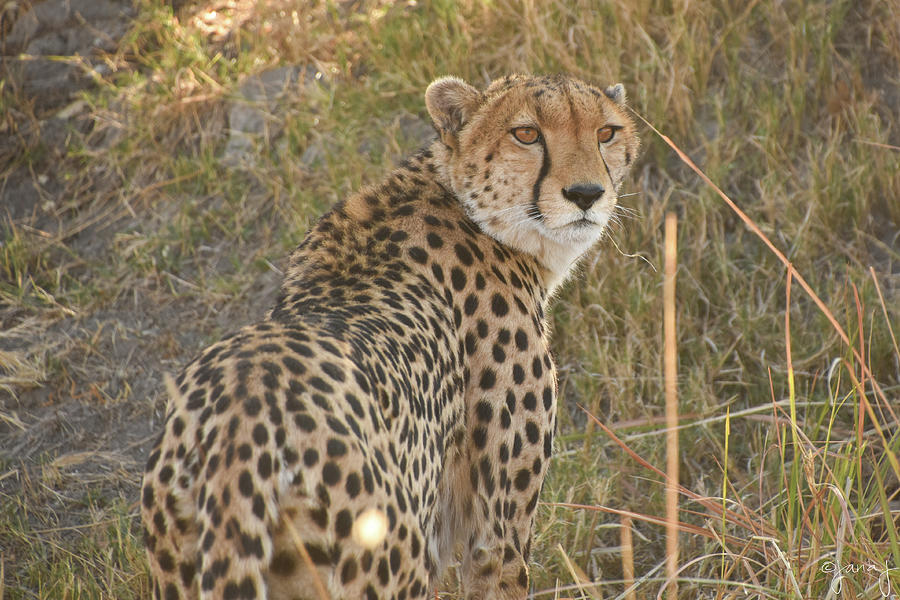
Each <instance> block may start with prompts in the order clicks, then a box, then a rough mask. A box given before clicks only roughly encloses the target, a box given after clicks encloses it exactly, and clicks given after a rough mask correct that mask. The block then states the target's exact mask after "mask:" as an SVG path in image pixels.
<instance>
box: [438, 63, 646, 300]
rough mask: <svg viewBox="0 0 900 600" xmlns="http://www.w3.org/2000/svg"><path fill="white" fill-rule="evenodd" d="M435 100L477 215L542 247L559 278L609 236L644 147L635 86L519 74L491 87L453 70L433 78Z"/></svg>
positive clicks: (451, 170)
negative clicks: (632, 112) (633, 111)
mask: <svg viewBox="0 0 900 600" xmlns="http://www.w3.org/2000/svg"><path fill="white" fill-rule="evenodd" d="M425 103H426V106H427V108H428V112H429V113H430V115H431V118H432V120H433V121H434V125H435V128H436V129H437V131H438V135H439V136H440V142H441V144H440V145H441V146H442V147H443V150H444V153H443V163H444V164H443V167H444V168H445V169H446V176H447V178H448V179H449V181H450V185H451V187H452V188H453V192H454V193H455V194H456V195H457V197H458V198H459V199H460V201H461V202H462V203H463V205H464V207H465V209H466V211H467V213H468V215H469V217H470V218H471V219H472V220H473V221H475V222H476V223H478V225H479V226H480V227H481V228H482V229H483V230H484V231H485V232H486V233H488V234H490V235H491V236H493V237H494V238H495V239H497V240H498V241H500V242H501V243H503V244H506V245H508V246H510V247H513V248H516V249H517V250H520V251H523V252H527V253H529V254H532V255H533V256H535V257H536V258H537V259H538V260H539V261H540V262H541V263H542V264H543V265H544V267H545V268H546V269H547V270H548V271H549V278H550V281H548V286H549V287H555V285H556V284H557V283H559V281H561V280H562V279H563V278H564V277H565V276H566V274H567V273H568V272H569V270H570V269H571V267H572V266H573V265H574V263H575V262H576V261H577V260H578V258H579V257H581V256H582V255H583V254H584V253H585V252H586V251H587V250H588V249H589V248H590V247H591V246H592V245H593V244H594V243H595V242H596V241H597V240H598V239H600V237H601V236H602V234H603V230H604V228H605V227H606V224H607V222H608V221H609V219H610V217H611V216H612V213H613V210H614V208H615V205H616V200H617V190H618V189H619V186H620V185H621V184H622V180H623V178H624V177H625V175H626V174H627V172H628V170H629V168H630V166H631V164H632V163H633V161H634V159H635V158H636V156H637V153H638V149H639V145H640V142H639V141H638V138H637V135H636V131H635V126H634V123H633V121H632V120H631V119H630V117H629V116H628V114H627V112H626V110H625V89H624V88H623V87H622V85H621V84H616V85H614V86H610V87H608V88H606V89H605V90H600V89H598V88H595V87H594V86H591V85H589V84H587V83H584V82H582V81H579V80H576V79H573V78H569V77H564V76H550V77H526V76H511V77H506V78H504V79H500V80H497V81H494V82H493V83H492V84H491V85H490V86H488V88H487V89H486V90H484V91H483V92H481V91H479V90H477V89H475V88H474V87H472V86H471V85H469V84H467V83H466V82H464V81H462V80H461V79H457V78H455V77H444V78H441V79H438V80H436V81H434V82H433V83H432V84H431V85H430V86H429V87H428V89H427V91H426V92H425Z"/></svg>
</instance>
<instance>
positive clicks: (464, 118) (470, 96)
mask: <svg viewBox="0 0 900 600" xmlns="http://www.w3.org/2000/svg"><path fill="white" fill-rule="evenodd" d="M482 100H483V96H482V94H481V92H479V91H478V90H476V89H475V88H474V87H472V86H471V85H469V84H468V83H466V82H465V81H463V80H462V79H460V78H458V77H441V78H440V79H436V80H434V81H433V82H432V83H431V85H429V86H428V89H427V90H425V106H426V107H427V108H428V114H429V115H431V120H432V121H433V122H434V128H435V129H436V130H437V132H438V135H439V136H441V140H442V141H443V142H444V143H445V144H447V145H448V146H450V147H451V148H452V149H453V150H456V146H457V136H458V134H459V132H460V130H461V129H462V128H463V126H464V125H465V124H466V123H467V122H468V120H469V118H470V117H471V116H472V115H473V114H474V113H475V111H476V110H478V107H479V106H480V105H481V102H482Z"/></svg>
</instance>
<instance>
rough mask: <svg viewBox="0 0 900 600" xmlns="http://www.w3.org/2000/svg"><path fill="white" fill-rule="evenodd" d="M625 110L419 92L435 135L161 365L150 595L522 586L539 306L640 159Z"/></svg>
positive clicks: (551, 387) (462, 92) (533, 483)
mask: <svg viewBox="0 0 900 600" xmlns="http://www.w3.org/2000/svg"><path fill="white" fill-rule="evenodd" d="M624 102H625V93H624V90H623V88H622V86H621V85H615V86H612V87H609V88H607V89H605V90H601V89H597V88H595V87H593V86H591V85H588V84H586V83H583V82H581V81H578V80H576V79H572V78H568V77H562V76H553V77H525V76H512V77H506V78H504V79H500V80H497V81H494V82H493V83H492V84H491V85H490V86H489V87H488V88H487V89H486V90H484V91H479V90H477V89H475V88H474V87H472V86H470V85H468V84H467V83H465V82H463V81H462V80H460V79H456V78H451V77H447V78H442V79H438V80H437V81H435V82H434V83H432V84H431V85H430V86H429V87H428V90H427V91H426V92H425V103H426V105H427V108H428V112H429V113H430V115H431V118H432V120H433V122H434V125H435V129H436V130H437V133H438V136H437V139H436V140H435V141H434V142H433V143H432V144H431V145H430V146H429V147H427V148H426V149H424V150H422V151H420V152H419V153H418V154H416V155H414V156H412V157H411V158H410V159H408V160H407V161H406V162H404V163H403V164H402V165H401V166H400V167H399V168H398V169H397V170H395V171H394V172H393V173H391V174H390V175H389V176H388V177H387V178H386V179H385V180H384V181H383V182H381V183H380V184H378V185H376V186H373V187H369V188H366V189H364V190H362V191H361V192H359V193H357V194H355V195H353V196H351V197H350V198H349V199H347V200H345V201H342V202H339V203H338V204H337V205H336V206H335V207H334V208H333V209H332V210H331V211H330V212H329V213H327V214H326V215H325V216H323V217H322V219H321V220H320V221H319V222H318V223H317V224H316V225H315V226H314V227H313V229H312V230H311V231H310V232H309V234H308V235H307V236H306V238H305V239H304V241H303V242H302V243H301V244H300V246H299V247H298V248H297V250H296V251H295V252H294V253H293V255H292V256H291V258H290V262H289V266H288V269H287V274H286V277H285V280H284V283H283V285H282V289H281V293H280V295H279V298H278V300H277V303H276V305H275V307H274V308H273V309H272V310H271V311H270V312H269V314H268V315H267V317H266V318H265V319H264V320H263V321H261V322H259V323H256V324H254V325H250V326H248V327H245V328H243V329H241V330H240V331H238V332H236V333H234V334H232V335H230V336H228V337H226V338H225V339H223V340H222V341H220V342H218V343H216V344H213V345H212V346H210V347H209V348H207V349H206V350H204V351H203V352H202V353H201V354H200V355H199V356H198V357H196V358H195V359H194V360H193V361H192V362H191V363H190V364H189V365H187V367H185V369H184V370H183V371H182V372H181V373H180V374H179V375H178V377H177V379H175V380H174V381H172V380H169V384H170V385H169V387H170V390H169V395H170V399H169V403H168V408H167V414H166V421H165V428H164V431H163V432H162V435H161V436H160V438H159V440H158V441H157V442H156V444H155V446H154V448H153V450H152V452H151V454H150V458H149V461H148V463H147V469H146V473H145V475H144V481H143V487H142V518H143V523H144V528H145V538H146V544H147V549H148V556H149V561H150V567H151V573H152V588H153V595H154V598H157V599H166V600H170V599H174V598H192V599H193V598H205V599H209V598H226V599H231V598H247V599H250V598H284V599H293V598H318V597H320V595H321V593H322V592H323V591H324V592H325V593H326V594H327V595H328V596H329V597H331V598H346V599H353V600H356V599H358V598H408V599H412V598H425V597H427V596H428V595H429V594H430V593H431V590H432V589H433V587H434V586H435V585H436V582H437V581H438V580H439V578H440V575H441V573H442V571H443V570H444V567H445V566H446V565H447V564H448V563H449V562H451V561H453V560H454V557H455V556H458V557H461V558H460V566H459V571H458V572H459V576H460V580H461V582H462V587H463V589H464V590H465V597H466V598H471V599H476V598H477V599H484V600H488V599H491V600H493V599H521V598H524V597H525V596H526V593H527V588H528V566H527V565H528V557H529V553H530V550H531V537H532V534H531V532H532V524H533V520H534V515H535V508H536V506H537V502H538V497H539V495H540V490H541V486H542V483H543V480H544V475H545V473H546V470H547V465H548V462H549V459H550V455H551V450H552V444H553V432H554V429H555V425H556V393H557V382H556V369H555V366H554V364H553V360H552V358H551V356H550V351H549V340H548V333H549V332H548V327H547V324H546V320H545V315H546V312H545V311H546V309H547V305H548V302H549V299H550V298H551V296H552V294H553V291H554V289H555V288H556V287H557V286H558V285H559V284H560V283H561V282H562V281H564V280H565V278H566V276H567V274H568V273H569V272H570V271H571V269H572V267H573V266H574V265H575V263H576V262H577V261H578V259H579V258H580V257H581V256H582V255H583V254H584V253H585V252H586V251H587V250H588V249H589V248H591V246H592V245H593V244H594V243H595V242H596V241H597V240H598V239H599V238H600V237H601V235H602V233H603V230H604V227H605V226H606V224H607V221H608V220H609V219H610V217H611V215H612V212H613V210H614V208H615V204H616V190H617V189H618V188H619V186H620V184H621V182H622V179H623V177H624V176H625V175H626V173H627V171H628V169H629V167H630V165H631V163H632V161H633V159H634V158H635V156H636V155H637V152H638V139H637V136H636V133H635V127H634V124H633V122H632V121H631V120H630V118H629V117H628V115H627V113H626V111H625V108H624ZM373 515H374V517H373ZM379 517H380V519H381V521H380V522H379V521H378V518H379ZM372 518H374V521H372V520H371V519H372ZM370 521H371V523H370ZM373 527H374V529H373ZM370 530H371V531H374V532H375V533H374V534H371V535H370V534H369V533H365V532H369V531H370ZM360 532H363V533H360ZM364 534H365V535H364ZM366 536H368V537H366ZM373 536H374V537H373ZM364 538H365V539H364Z"/></svg>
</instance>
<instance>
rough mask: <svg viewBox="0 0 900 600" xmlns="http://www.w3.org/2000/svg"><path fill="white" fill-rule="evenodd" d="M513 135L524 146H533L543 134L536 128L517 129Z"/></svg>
mask: <svg viewBox="0 0 900 600" xmlns="http://www.w3.org/2000/svg"><path fill="white" fill-rule="evenodd" d="M512 134H513V137H515V138H516V139H517V140H519V141H520V142H522V143H523V144H533V143H535V142H536V141H538V139H539V138H540V137H541V132H540V131H538V130H537V129H535V128H534V127H516V128H515V129H513V130H512Z"/></svg>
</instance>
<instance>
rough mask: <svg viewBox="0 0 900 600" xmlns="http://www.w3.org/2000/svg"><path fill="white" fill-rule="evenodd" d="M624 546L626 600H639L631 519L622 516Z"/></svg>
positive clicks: (621, 531)
mask: <svg viewBox="0 0 900 600" xmlns="http://www.w3.org/2000/svg"><path fill="white" fill-rule="evenodd" d="M620 538H621V546H622V579H623V580H624V584H625V600H637V595H636V594H635V591H634V589H633V586H634V544H633V542H632V540H631V517H630V516H629V515H622V526H621V528H620Z"/></svg>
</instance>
